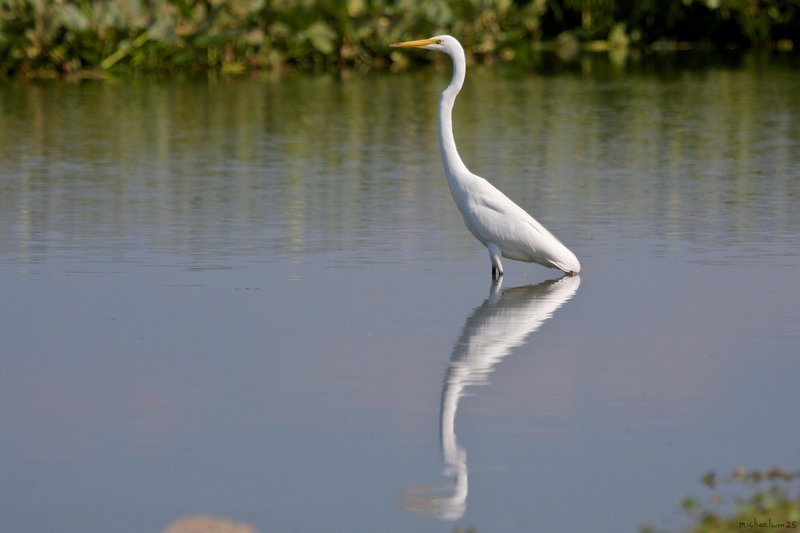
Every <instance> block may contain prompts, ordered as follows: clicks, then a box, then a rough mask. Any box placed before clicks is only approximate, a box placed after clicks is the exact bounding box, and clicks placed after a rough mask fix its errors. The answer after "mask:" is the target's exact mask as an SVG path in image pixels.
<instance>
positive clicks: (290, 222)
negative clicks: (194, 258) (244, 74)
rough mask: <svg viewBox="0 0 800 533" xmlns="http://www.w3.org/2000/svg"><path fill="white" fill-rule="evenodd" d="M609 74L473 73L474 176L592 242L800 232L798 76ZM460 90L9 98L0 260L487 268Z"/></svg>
mask: <svg viewBox="0 0 800 533" xmlns="http://www.w3.org/2000/svg"><path fill="white" fill-rule="evenodd" d="M599 67H600V65H599V64H597V63H593V64H591V65H589V66H587V68H586V70H585V73H584V74H581V75H575V76H573V75H559V76H553V77H542V76H519V75H510V76H501V77H499V76H496V75H495V74H494V73H492V74H491V75H490V73H488V72H487V71H486V70H484V69H475V71H474V73H473V75H472V76H471V77H470V78H469V79H468V81H467V87H466V88H465V90H464V91H463V95H462V96H461V97H460V98H463V101H460V102H459V105H458V106H457V107H456V109H455V111H454V113H455V119H454V120H455V122H456V125H457V128H458V133H457V138H458V140H459V143H460V147H461V148H462V149H463V156H464V158H465V160H466V162H467V164H468V165H469V166H470V167H471V168H472V169H473V170H475V171H476V172H477V173H479V174H483V175H486V176H487V177H490V178H492V179H493V180H497V183H498V184H499V185H501V187H502V188H504V190H506V191H507V192H508V193H509V194H510V195H514V197H515V198H518V199H519V202H520V203H521V205H523V206H524V207H526V208H531V209H532V210H533V212H535V214H536V215H537V217H539V218H540V219H542V220H545V221H548V222H549V223H550V224H552V225H553V226H554V227H567V228H574V229H573V231H574V232H575V233H574V238H575V240H576V241H580V240H588V239H591V238H593V236H594V235H593V234H592V233H591V232H592V231H594V229H593V226H592V223H593V222H594V221H595V220H597V217H598V216H599V217H601V220H602V221H604V222H607V223H608V224H619V225H620V231H621V238H626V239H627V238H631V237H638V236H641V235H653V234H656V235H664V236H667V237H669V238H670V239H685V240H687V241H689V242H692V243H697V244H699V245H712V246H719V245H724V246H731V247H732V246H741V245H747V244H748V243H759V242H764V240H765V238H768V239H773V240H776V241H778V242H780V240H781V239H783V238H784V237H783V236H793V235H797V233H798V232H800V214H799V213H798V210H797V209H796V206H797V198H798V192H800V191H799V190H798V180H797V179H796V176H797V174H796V169H797V168H800V151H798V150H797V149H796V142H795V140H796V139H798V138H800V121H798V120H797V117H798V116H799V115H800V101H798V99H797V98H796V87H797V86H798V83H799V82H800V71H798V70H797V69H795V68H789V67H787V66H785V65H783V64H780V63H770V62H761V61H759V60H758V58H757V57H754V56H747V57H746V58H745V59H744V61H743V63H742V64H741V65H739V66H737V68H731V67H729V66H726V67H724V68H720V67H707V68H680V67H679V66H678V65H673V66H672V67H667V68H665V67H663V66H662V65H656V66H653V67H651V68H652V69H653V70H657V71H658V72H657V73H653V72H650V71H648V70H645V71H644V72H641V71H637V72H632V73H630V74H624V73H616V72H614V71H609V70H608V69H606V70H603V69H601V68H599ZM445 76H446V75H445V74H441V73H435V72H432V71H425V72H413V73H408V74H404V75H397V76H379V75H374V76H373V75H371V76H354V77H352V78H350V79H348V80H346V81H339V80H338V79H336V78H334V77H333V76H317V77H314V78H306V77H301V76H285V77H281V78H279V80H277V81H273V80H271V79H261V80H250V79H238V78H237V79H233V80H231V79H227V78H223V79H221V80H220V81H217V82H215V81H214V80H213V79H212V80H211V81H210V82H202V83H198V82H194V81H184V82H175V83H150V82H148V81H131V82H128V83H124V84H109V83H93V82H91V83H82V84H68V85H62V84H49V83H34V84H14V83H8V84H4V85H0V161H2V171H3V172H4V173H5V174H4V175H8V176H13V177H14V179H5V180H0V213H2V215H3V216H2V217H0V218H2V220H3V221H4V222H5V223H6V224H7V225H6V226H4V227H5V228H6V231H5V232H4V235H6V239H5V242H0V247H4V246H6V245H7V244H8V239H9V237H8V236H9V235H15V236H16V238H18V239H20V240H21V241H23V242H28V243H30V241H32V240H36V239H37V238H39V237H41V236H47V235H50V234H51V233H50V232H56V233H57V234H61V235H65V234H66V235H73V236H75V237H76V238H79V239H80V240H81V241H86V242H92V243H95V244H96V245H98V246H99V245H100V243H101V242H103V241H102V239H100V238H101V237H108V238H109V239H110V240H112V241H113V240H115V239H119V238H122V237H123V236H125V235H127V234H128V232H129V231H130V230H129V228H134V227H143V228H147V229H148V231H145V233H144V235H145V236H150V235H159V236H160V237H159V238H165V236H166V237H168V238H169V239H170V240H169V243H168V244H169V246H171V247H176V246H177V247H181V248H186V249H192V247H193V246H199V247H202V248H203V249H207V248H208V246H209V243H208V239H209V238H213V237H215V236H218V237H219V241H220V242H219V243H214V244H219V247H220V248H219V249H220V250H221V253H224V252H225V251H226V249H225V243H226V242H229V241H231V239H230V238H229V235H233V234H236V235H239V236H241V235H243V234H246V235H250V236H251V239H252V242H253V243H254V244H253V246H254V249H255V250H259V249H274V248H275V247H278V248H280V249H282V250H286V251H289V252H303V251H306V252H309V251H311V252H314V251H325V250H348V249H351V248H350V247H352V246H355V245H356V244H357V243H356V242H355V241H354V240H353V239H361V242H365V243H367V244H373V245H374V244H376V243H377V242H378V241H377V240H376V239H379V238H380V237H379V236H381V235H386V234H392V235H393V236H394V238H396V239H398V242H402V243H404V244H402V245H401V246H408V247H420V248H422V249H426V247H429V248H427V249H429V250H433V249H434V248H435V247H436V246H439V245H440V243H441V242H442V241H443V240H444V237H445V236H449V235H450V234H451V232H452V235H455V236H457V238H456V239H453V240H452V242H449V243H448V244H447V246H451V247H452V248H451V249H457V248H460V249H462V250H464V251H465V252H466V253H470V254H471V253H480V250H477V249H475V248H474V244H473V243H472V241H471V240H470V238H469V236H468V235H464V232H463V227H462V226H463V223H462V221H461V219H460V217H459V216H458V213H457V211H452V210H449V209H450V207H451V206H450V199H449V196H448V195H449V191H448V190H447V187H446V184H445V182H444V178H443V175H442V170H441V163H440V161H439V154H438V150H437V148H436V144H435V142H436V133H435V112H436V98H437V96H438V94H439V91H440V90H441V84H442V82H443V81H444V82H445V83H446V80H443V78H444V77H445ZM520 110H522V111H520ZM442 206H445V207H444V208H443V207H442ZM597 210H601V211H600V212H599V213H598V212H597ZM375 211H380V216H378V215H376V213H375ZM419 220H425V222H426V224H427V229H426V232H425V234H422V233H421V232H420V230H419V226H418V223H419ZM365 221H370V224H371V225H369V226H365ZM653 226H656V227H655V228H654V227H653ZM265 227H266V228H267V233H266V234H264V230H263V228H265ZM155 230H159V231H155ZM431 232H443V233H444V235H434V238H432V239H431V238H429V237H430V236H431ZM350 236H353V238H352V239H351V238H350ZM458 236H462V237H463V239H461V240H459V239H460V237H458ZM259 239H270V242H269V243H266V244H264V243H263V242H262V241H260V240H259ZM154 244H159V245H160V244H163V242H160V243H154ZM391 246H396V245H395V244H391ZM657 251H658V250H657ZM732 251H733V252H735V251H736V250H733V249H732ZM437 253H438V249H437ZM659 253H660V252H659ZM751 257H752V256H751Z"/></svg>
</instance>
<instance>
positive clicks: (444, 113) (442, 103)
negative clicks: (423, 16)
mask: <svg viewBox="0 0 800 533" xmlns="http://www.w3.org/2000/svg"><path fill="white" fill-rule="evenodd" d="M457 52H460V53H454V54H453V55H452V56H450V57H451V59H452V60H453V79H452V80H451V81H450V85H448V86H447V89H445V90H444V92H443V93H442V96H441V98H440V99H439V149H440V150H441V152H442V163H443V164H444V171H445V174H446V175H447V181H448V182H449V184H450V189H451V190H452V191H453V193H454V194H455V188H454V186H456V185H457V184H458V181H459V180H458V176H462V175H464V174H465V173H468V172H469V170H467V167H466V165H464V162H463V161H462V160H461V157H460V156H459V155H458V149H457V148H456V141H455V139H454V138H453V104H455V102H456V96H458V93H459V91H460V90H461V87H462V86H463V85H464V75H465V73H466V68H467V64H466V59H465V58H464V53H463V52H462V51H460V50H459V51H457Z"/></svg>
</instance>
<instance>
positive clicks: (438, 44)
mask: <svg viewBox="0 0 800 533" xmlns="http://www.w3.org/2000/svg"><path fill="white" fill-rule="evenodd" d="M391 47H392V48H424V49H425V50H436V51H437V52H444V53H445V54H448V55H451V56H452V55H453V52H454V51H456V50H462V48H461V44H459V42H458V41H457V40H456V38H455V37H451V36H450V35H437V36H436V37H431V38H430V39H420V40H418V41H406V42H404V43H394V44H392V45H391Z"/></svg>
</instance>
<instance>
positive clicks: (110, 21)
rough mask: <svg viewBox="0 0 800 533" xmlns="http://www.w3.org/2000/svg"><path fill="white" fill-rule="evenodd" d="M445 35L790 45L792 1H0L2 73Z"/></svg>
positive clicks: (508, 49)
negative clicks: (437, 34) (445, 33)
mask: <svg viewBox="0 0 800 533" xmlns="http://www.w3.org/2000/svg"><path fill="white" fill-rule="evenodd" d="M441 32H447V33H452V34H454V35H458V36H459V39H460V40H461V41H462V42H463V43H464V45H465V47H466V49H467V50H468V51H469V54H470V57H469V60H470V61H472V62H496V61H508V60H511V59H514V58H517V57H520V56H522V57H523V58H524V57H525V56H528V55H529V54H531V53H532V50H535V49H538V48H541V47H543V46H544V47H547V46H557V45H558V43H563V42H577V43H579V44H584V45H587V46H591V47H595V48H598V43H605V44H602V45H600V46H599V48H603V47H604V46H607V45H610V46H641V47H650V46H653V45H656V46H658V47H661V48H663V47H665V46H666V47H669V46H672V44H671V43H678V42H692V43H706V44H713V45H718V46H726V47H727V46H739V47H742V46H765V45H771V44H775V43H778V44H779V45H780V46H781V47H782V48H789V49H790V48H792V47H793V45H794V42H793V41H792V40H791V39H796V38H797V35H800V0H788V1H779V0H684V1H683V2H651V1H646V0H563V1H557V0H528V1H524V0H523V1H512V0H452V1H446V0H430V1H427V2H413V1H411V0H345V1H338V0H337V1H332V0H285V1H280V2H279V1H273V0H151V1H145V0H56V1H50V0H0V76H8V75H57V74H69V73H75V72H85V71H95V72H104V71H127V72H137V71H166V72H170V71H175V70H179V71H192V70H207V69H219V70H223V71H228V72H241V71H247V70H253V69H269V70H276V69H286V68H292V69H302V70H320V69H353V68H383V67H386V66H388V65H394V66H395V67H397V68H402V67H405V66H407V65H408V64H409V62H410V61H414V60H413V59H412V60H409V59H408V58H403V57H402V56H400V55H399V54H392V52H391V51H390V50H389V49H388V48H387V44H388V43H390V42H393V41H397V40H402V39H406V38H411V37H420V36H429V35H432V34H435V33H441Z"/></svg>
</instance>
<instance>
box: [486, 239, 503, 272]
mask: <svg viewBox="0 0 800 533" xmlns="http://www.w3.org/2000/svg"><path fill="white" fill-rule="evenodd" d="M486 248H488V249H489V260H490V261H491V262H492V279H496V278H497V277H500V276H502V275H503V263H501V262H500V248H498V246H497V245H496V244H494V243H489V244H487V245H486Z"/></svg>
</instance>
